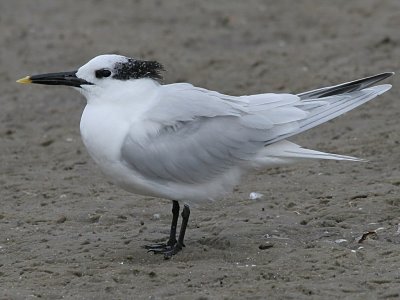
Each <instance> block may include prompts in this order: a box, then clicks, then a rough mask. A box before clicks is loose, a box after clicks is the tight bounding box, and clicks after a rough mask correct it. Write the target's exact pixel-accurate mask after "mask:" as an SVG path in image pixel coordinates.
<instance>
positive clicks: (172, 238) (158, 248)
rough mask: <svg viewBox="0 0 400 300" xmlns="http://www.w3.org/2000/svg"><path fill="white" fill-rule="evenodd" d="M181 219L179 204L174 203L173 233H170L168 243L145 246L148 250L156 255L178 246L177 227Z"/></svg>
mask: <svg viewBox="0 0 400 300" xmlns="http://www.w3.org/2000/svg"><path fill="white" fill-rule="evenodd" d="M178 218H179V202H178V201H175V200H173V201H172V223H171V231H170V233H169V239H168V241H167V242H166V243H159V244H154V245H146V246H144V247H145V248H146V249H147V250H149V251H151V252H154V253H164V252H165V251H166V250H170V249H171V248H172V247H173V246H174V245H175V244H176V242H177V241H176V227H177V225H178Z"/></svg>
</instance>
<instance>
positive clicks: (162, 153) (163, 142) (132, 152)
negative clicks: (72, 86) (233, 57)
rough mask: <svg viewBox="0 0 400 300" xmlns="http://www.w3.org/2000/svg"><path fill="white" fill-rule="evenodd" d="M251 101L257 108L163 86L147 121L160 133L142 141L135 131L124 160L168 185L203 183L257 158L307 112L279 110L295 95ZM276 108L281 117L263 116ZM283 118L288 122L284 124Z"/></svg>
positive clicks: (214, 94)
mask: <svg viewBox="0 0 400 300" xmlns="http://www.w3.org/2000/svg"><path fill="white" fill-rule="evenodd" d="M249 97H252V100H251V101H250V102H254V103H253V104H254V105H253V104H251V103H250V102H249V99H248V97H244V98H242V97H233V96H228V95H222V94H219V93H217V92H211V91H208V90H205V89H201V88H196V87H193V86H192V85H190V84H172V85H165V86H162V89H161V90H160V95H159V101H158V102H157V104H155V105H154V107H153V108H152V110H151V112H150V113H149V115H148V120H147V121H149V122H152V124H153V125H155V126H159V128H158V130H156V132H153V133H151V134H149V135H145V136H146V138H138V137H137V135H135V128H134V127H133V128H132V129H131V132H130V134H128V135H127V137H126V138H125V141H124V143H123V147H122V152H121V155H122V159H123V160H124V161H125V163H126V164H127V165H128V166H129V167H130V168H132V169H134V170H135V171H137V172H138V173H140V174H141V175H142V176H144V177H146V178H151V179H156V180H161V181H165V182H178V183H202V182H205V181H207V180H210V179H212V178H215V177H218V176H220V175H222V174H224V173H225V172H226V171H227V170H229V169H230V168H233V167H234V166H240V165H241V164H243V163H246V162H247V161H249V160H251V159H253V158H254V156H255V155H256V153H257V152H258V151H260V150H261V149H262V148H263V147H264V144H265V141H267V140H269V139H271V138H273V137H275V136H278V135H282V134H286V133H288V132H291V131H293V130H295V129H296V128H297V123H296V122H290V120H291V119H292V121H293V120H294V119H296V120H297V119H299V116H298V115H296V112H297V113H299V112H300V113H301V114H302V116H303V114H304V112H303V111H301V110H300V109H295V108H290V107H288V108H287V110H285V111H286V112H287V114H285V113H283V112H282V111H279V110H280V109H282V107H281V106H284V105H286V104H289V103H293V102H296V101H298V97H297V96H294V95H279V96H278V95H272V94H271V95H260V96H249ZM278 103H279V104H278ZM253 106H256V107H257V109H254V107H253ZM271 109H273V110H275V111H276V113H275V114H274V113H272V114H271V113H269V115H268V114H265V115H263V114H262V113H261V114H259V113H258V112H259V111H260V110H262V111H264V112H271ZM293 110H295V112H293ZM278 115H282V118H283V119H285V121H284V122H279V120H277V118H276V117H277V116H278ZM287 115H289V116H287ZM300 118H301V117H300Z"/></svg>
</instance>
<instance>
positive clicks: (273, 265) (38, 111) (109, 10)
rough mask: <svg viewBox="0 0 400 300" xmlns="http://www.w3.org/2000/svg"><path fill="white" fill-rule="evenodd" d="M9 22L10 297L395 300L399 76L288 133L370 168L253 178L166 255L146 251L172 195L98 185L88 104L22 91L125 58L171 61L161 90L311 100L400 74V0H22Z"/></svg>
mask: <svg viewBox="0 0 400 300" xmlns="http://www.w3.org/2000/svg"><path fill="white" fill-rule="evenodd" d="M0 11H1V14H0V43H1V45H2V47H1V48H2V50H1V51H0V63H1V68H0V90H1V97H0V107H1V109H0V122H1V126H0V153H1V165H0V171H1V177H0V182H1V192H0V193H1V194H0V201H1V202H0V203H1V205H0V299H36V298H41V299H61V298H64V299H306V298H307V299H338V298H340V299H376V298H380V299H385V298H388V299H389V298H391V299H395V298H399V297H400V288H399V284H400V272H399V266H400V256H399V244H400V230H399V223H400V199H399V191H400V166H399V162H400V151H399V149H400V148H399V147H400V146H399V141H400V130H399V111H400V100H399V88H398V87H399V86H400V82H399V79H398V76H397V77H394V78H393V79H391V80H389V81H388V82H390V83H392V84H393V85H394V88H393V89H392V90H391V91H389V92H387V93H386V94H384V95H383V96H381V97H379V98H378V99H376V100H374V101H372V102H371V103H368V104H366V105H364V106H362V107H361V108H358V109H356V110H355V111H352V112H351V113H348V114H346V115H345V116H342V117H340V118H337V119H335V120H333V121H330V122H328V123H327V124H324V125H322V126H319V127H318V128H315V129H313V130H310V131H308V132H307V133H304V134H302V135H301V136H298V137H296V138H295V139H292V140H293V141H295V142H297V143H299V144H301V145H303V146H304V147H308V148H312V149H317V150H322V151H328V152H334V153H340V154H345V155H353V156H357V157H362V158H365V159H367V160H369V162H367V163H346V162H332V161H331V162H326V161H325V162H323V161H312V162H309V163H304V164H300V165H296V166H288V167H283V168H275V169H270V170H265V171H263V172H259V173H255V174H250V175H249V176H247V177H245V178H243V181H242V184H241V185H240V186H238V187H237V189H235V191H234V192H233V193H232V194H231V195H229V196H227V197H226V198H225V199H223V200H222V201H217V202H215V203H205V204H204V205H200V206H198V207H192V214H191V219H190V223H189V228H188V232H187V239H186V248H185V249H184V250H183V251H182V252H181V253H180V254H179V255H177V256H175V257H174V258H173V259H171V260H169V261H165V260H163V258H162V257H161V256H157V255H152V254H149V253H146V251H145V250H144V249H143V248H141V246H142V245H144V244H146V243H151V242H154V241H159V240H162V239H163V238H164V237H165V236H167V234H168V230H169V223H170V218H171V214H170V211H171V204H170V202H169V201H165V200H161V199H156V198H151V197H144V196H137V195H132V194H128V193H126V192H124V191H123V190H121V189H119V188H117V187H115V186H114V185H112V184H110V183H108V181H107V179H106V178H104V176H103V175H102V174H100V172H99V169H98V168H97V167H96V166H95V164H94V163H93V162H92V160H91V159H90V158H89V156H88V154H87V153H86V151H85V149H84V146H83V144H82V142H81V140H80V135H79V120H80V115H81V112H82V110H83V107H84V104H85V103H84V99H83V97H82V96H81V95H79V94H78V93H77V92H75V91H73V90H71V89H68V88H63V87H45V86H22V85H18V84H16V83H15V80H16V79H18V78H20V77H23V76H25V75H28V74H35V73H44V72H56V71H68V70H73V69H76V68H77V67H79V66H80V65H82V64H83V63H85V62H86V61H88V60H89V59H90V58H92V57H94V56H96V55H99V54H103V53H120V54H124V55H127V56H133V57H139V58H143V59H156V60H158V61H160V62H162V63H163V64H164V65H165V67H166V69H167V70H168V71H167V72H166V74H165V78H166V83H171V82H180V81H187V82H191V83H193V84H195V85H198V86H201V87H206V88H208V89H212V90H218V91H220V92H223V93H227V94H234V95H243V94H253V93H261V92H293V93H299V92H302V91H305V90H309V89H313V88H318V87H321V86H325V85H331V84H337V83H341V82H344V81H349V80H353V79H357V78H361V77H364V76H368V75H373V74H376V73H380V72H384V71H398V69H399V65H400V59H399V57H400V33H399V28H400V2H399V1H397V0H391V1H390V0H388V1H380V0H355V1H345V0H340V1H339V0H338V1H318V0H305V1H289V0H284V1H279V2H278V1H261V0H260V1H257V0H254V1H247V2H245V1H214V2H206V1H203V2H200V1H178V0H173V1H168V2H167V1H156V0H151V1H115V2H111V1H104V0H103V1H101V0H91V1H80V2H77V1H76V2H65V1H62V2H61V1H51V0H37V1H28V0H25V1H23V0H18V1H2V2H1V3H0ZM398 73H399V72H398ZM253 191H256V192H260V193H262V194H263V195H264V197H263V198H262V199H259V200H249V199H248V196H249V194H250V193H251V192H253ZM157 214H159V218H158V217H157ZM154 215H156V216H154ZM368 231H375V232H376V233H375V234H370V235H367V236H366V238H365V240H364V241H363V242H362V243H359V242H358V241H359V240H360V238H361V237H362V235H363V234H364V233H366V232H368Z"/></svg>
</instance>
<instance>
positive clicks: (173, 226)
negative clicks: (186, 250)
mask: <svg viewBox="0 0 400 300" xmlns="http://www.w3.org/2000/svg"><path fill="white" fill-rule="evenodd" d="M178 218H179V202H178V201H175V200H174V201H172V223H171V231H170V233H169V240H168V242H167V245H168V246H173V245H175V244H176V226H177V225H178Z"/></svg>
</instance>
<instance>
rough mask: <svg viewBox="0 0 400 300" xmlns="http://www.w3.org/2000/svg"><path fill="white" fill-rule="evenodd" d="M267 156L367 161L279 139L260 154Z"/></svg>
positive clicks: (289, 158) (293, 158)
mask: <svg viewBox="0 0 400 300" xmlns="http://www.w3.org/2000/svg"><path fill="white" fill-rule="evenodd" d="M260 156H261V157H265V158H280V159H283V160H285V159H286V160H301V159H332V160H347V161H364V162H365V161H366V160H364V159H360V158H357V157H353V156H347V155H339V154H333V153H326V152H320V151H316V150H311V149H306V148H303V147H301V146H299V145H297V144H295V143H292V142H289V141H287V140H283V141H279V142H277V143H275V144H272V145H269V146H267V147H265V148H264V149H263V151H262V153H261V154H260Z"/></svg>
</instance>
